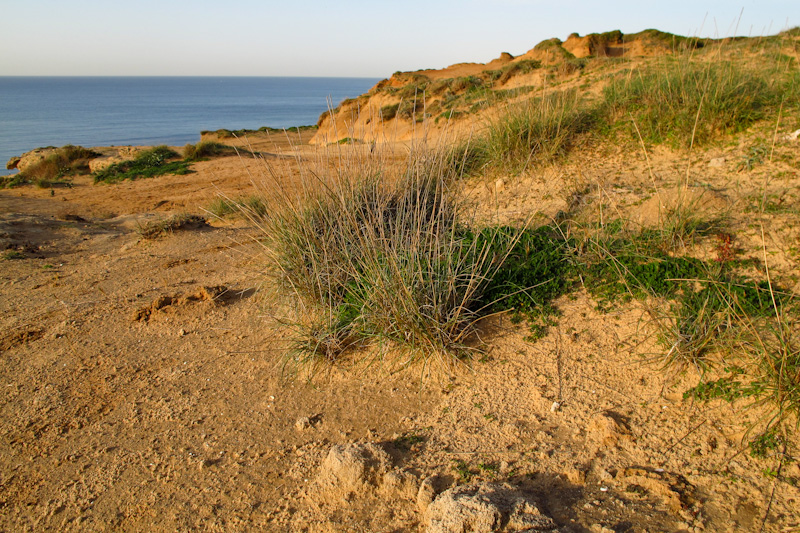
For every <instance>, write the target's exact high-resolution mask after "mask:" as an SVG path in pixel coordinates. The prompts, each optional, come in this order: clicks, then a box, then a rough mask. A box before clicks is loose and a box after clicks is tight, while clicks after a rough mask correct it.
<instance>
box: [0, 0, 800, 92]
mask: <svg viewBox="0 0 800 533" xmlns="http://www.w3.org/2000/svg"><path fill="white" fill-rule="evenodd" d="M0 19H2V20H3V21H4V23H3V30H2V34H1V36H0V76H343V77H374V78H383V77H388V76H390V75H391V74H392V73H393V72H394V71H397V70H404V71H405V70H417V69H422V68H443V67H446V66H448V65H451V64H453V63H459V62H465V61H473V62H481V63H485V62H487V61H491V60H492V59H494V58H496V57H498V56H499V55H500V53H501V52H509V53H511V54H512V55H519V54H523V53H525V52H526V51H528V50H530V49H531V48H533V46H534V45H536V44H537V43H539V42H540V41H542V40H544V39H549V38H551V37H558V38H560V39H562V40H564V39H566V38H567V36H568V35H569V34H570V33H572V32H578V33H579V34H581V35H585V34H587V33H593V32H604V31H611V30H616V29H618V30H621V31H622V32H623V33H635V32H638V31H641V30H644V29H648V28H656V29H659V30H662V31H667V32H670V33H677V34H681V35H690V36H700V37H729V36H732V35H750V36H755V35H767V34H775V33H777V32H779V31H781V30H783V29H786V28H787V27H795V26H800V0H739V3H737V2H736V1H735V0H718V1H703V0H694V1H689V0H662V1H659V2H654V1H651V0H638V1H627V0H626V1H618V2H615V1H611V2H598V1H597V0H591V1H589V0H404V1H394V0H391V1H381V0H352V1H347V0H339V1H336V2H334V1H322V0H281V1H273V0H261V1H258V0H237V1H236V2H223V1H220V0H214V1H209V0H136V1H131V0H127V1H119V0H102V1H101V0H67V1H65V0H0Z"/></svg>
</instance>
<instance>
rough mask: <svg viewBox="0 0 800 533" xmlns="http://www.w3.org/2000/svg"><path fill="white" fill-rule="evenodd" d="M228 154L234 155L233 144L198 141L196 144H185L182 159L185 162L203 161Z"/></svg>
mask: <svg viewBox="0 0 800 533" xmlns="http://www.w3.org/2000/svg"><path fill="white" fill-rule="evenodd" d="M230 155H236V149H235V148H234V147H233V146H228V145H227V144H222V143H218V142H214V141H200V142H199V143H197V144H187V145H186V146H185V147H184V148H183V159H184V161H186V162H194V161H205V160H207V159H212V158H215V157H225V156H230Z"/></svg>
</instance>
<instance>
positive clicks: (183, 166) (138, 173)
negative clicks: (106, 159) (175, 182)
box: [94, 146, 192, 183]
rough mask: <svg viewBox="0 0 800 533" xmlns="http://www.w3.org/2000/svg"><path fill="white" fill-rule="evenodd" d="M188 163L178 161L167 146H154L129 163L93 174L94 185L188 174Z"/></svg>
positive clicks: (116, 164) (125, 162)
mask: <svg viewBox="0 0 800 533" xmlns="http://www.w3.org/2000/svg"><path fill="white" fill-rule="evenodd" d="M190 172H192V171H191V170H190V169H189V163H188V162H186V161H182V160H180V156H179V155H178V153H177V152H175V151H174V150H172V149H171V148H169V147H167V146H156V147H155V148H151V149H150V150H145V151H143V152H141V153H139V154H138V155H137V156H136V158H134V159H133V160H131V161H123V162H121V163H115V164H113V165H111V166H109V167H106V168H104V169H102V170H99V171H97V172H95V173H94V182H95V183H117V182H120V181H123V180H126V179H130V180H133V179H138V178H152V177H155V176H163V175H165V174H176V175H181V174H189V173H190Z"/></svg>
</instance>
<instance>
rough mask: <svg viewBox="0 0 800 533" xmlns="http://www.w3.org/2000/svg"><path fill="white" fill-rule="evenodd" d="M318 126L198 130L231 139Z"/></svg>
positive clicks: (204, 133) (290, 131)
mask: <svg viewBox="0 0 800 533" xmlns="http://www.w3.org/2000/svg"><path fill="white" fill-rule="evenodd" d="M318 127H319V126H318V125H316V124H312V125H308V126H292V127H289V128H285V129H284V128H271V127H269V126H263V127H261V128H258V129H257V130H250V129H240V130H229V129H226V128H222V129H218V130H203V131H201V132H200V135H209V134H212V133H213V134H215V135H217V137H219V138H220V139H231V138H234V137H246V136H247V135H251V134H254V133H284V132H289V133H300V132H303V131H313V130H316V129H317V128H318Z"/></svg>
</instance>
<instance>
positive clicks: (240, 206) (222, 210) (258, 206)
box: [206, 194, 268, 219]
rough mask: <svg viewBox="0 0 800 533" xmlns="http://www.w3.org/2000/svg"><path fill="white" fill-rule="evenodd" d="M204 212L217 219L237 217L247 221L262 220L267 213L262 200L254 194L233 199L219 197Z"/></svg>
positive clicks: (265, 205)
mask: <svg viewBox="0 0 800 533" xmlns="http://www.w3.org/2000/svg"><path fill="white" fill-rule="evenodd" d="M206 210H207V211H208V212H209V213H211V214H212V215H213V216H215V217H217V218H225V217H228V216H232V215H239V216H242V217H244V218H247V219H263V218H266V217H267V212H268V211H267V204H266V202H265V200H264V198H262V197H261V196H259V195H256V194H252V195H248V196H239V197H237V198H233V199H229V198H224V197H219V198H216V199H215V200H214V201H212V202H211V203H210V204H209V205H208V207H207V208H206Z"/></svg>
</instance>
